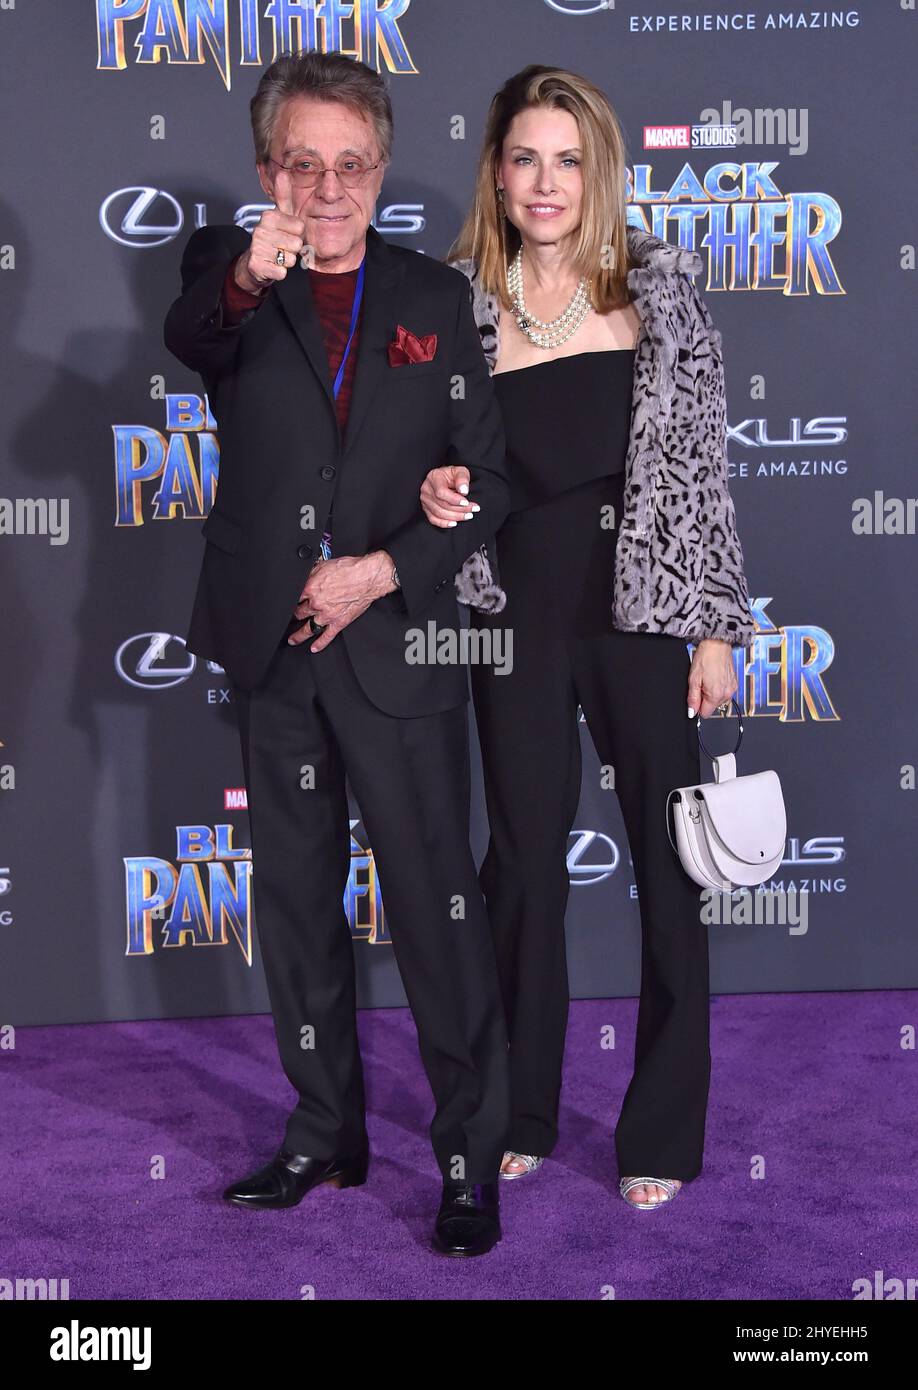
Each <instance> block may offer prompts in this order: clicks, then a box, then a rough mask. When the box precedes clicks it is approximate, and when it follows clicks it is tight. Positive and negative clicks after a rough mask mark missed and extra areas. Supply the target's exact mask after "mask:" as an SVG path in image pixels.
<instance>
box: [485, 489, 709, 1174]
mask: <svg viewBox="0 0 918 1390" xmlns="http://www.w3.org/2000/svg"><path fill="white" fill-rule="evenodd" d="M623 487H624V479H623V475H615V476H613V477H612V478H608V479H604V480H600V482H599V483H598V484H593V485H589V486H586V487H581V488H578V489H575V490H572V491H570V492H567V493H564V494H562V496H561V497H559V498H557V499H555V500H553V501H551V502H548V503H543V504H542V505H540V506H538V507H534V508H530V509H528V510H527V511H525V512H519V513H514V514H513V515H512V516H511V518H510V519H509V520H508V522H507V523H505V525H504V526H503V528H502V529H501V531H500V532H499V535H498V539H497V550H498V559H499V563H500V575H501V583H502V585H503V587H504V589H505V590H506V593H507V604H506V607H505V609H504V610H503V612H502V613H500V614H499V615H494V616H491V617H479V616H478V615H476V618H475V621H476V624H477V625H479V626H484V625H487V626H490V627H500V626H502V627H505V628H509V629H511V630H512V635H513V649H512V650H513V666H512V672H511V673H510V674H504V675H501V674H497V671H496V669H495V668H494V667H493V666H478V667H473V668H472V689H473V695H474V702H475V712H476V719H477V724H478V734H479V740H480V744H481V753H482V762H483V771H484V785H485V794H486V800H487V807H488V817H489V822H490V841H489V846H488V851H487V854H486V857H485V859H484V862H483V864H482V867H481V874H480V881H481V885H482V889H483V891H484V894H485V898H486V900H487V905H488V914H489V917H490V921H491V929H492V932H493V934H494V941H495V946H496V950H497V960H498V969H499V973H500V981H501V990H502V995H503V1000H504V1008H505V1012H506V1015H507V1021H508V1027H509V1033H510V1065H511V1124H510V1135H509V1142H508V1147H509V1148H511V1149H514V1150H516V1151H517V1152H519V1153H529V1154H541V1155H547V1154H549V1153H550V1152H551V1151H552V1149H553V1147H554V1145H555V1143H556V1140H557V1137H558V1102H559V1093H560V1089H561V1067H562V1056H563V1051H564V1038H565V1031H566V1026H567V1016H568V980H567V963H566V956H565V937H564V914H565V906H566V903H567V899H568V892H569V882H570V881H569V876H568V869H567V862H566V856H567V850H568V838H569V832H570V830H571V829H572V827H573V824H574V819H575V816H576V813H577V807H578V802H579V798H580V790H581V749H580V729H579V723H578V704H579V705H580V706H581V707H582V709H583V713H584V718H585V720H586V722H587V725H588V728H589V731H590V734H591V735H592V738H593V742H594V745H595V747H596V750H597V753H598V755H599V760H600V763H601V764H602V765H603V766H604V767H608V766H611V768H612V769H613V771H614V787H615V792H616V793H617V795H618V799H619V803H620V806H621V811H622V817H623V820H624V823H625V829H626V832H627V835H628V843H629V847H630V850H631V858H632V861H633V865H634V874H635V880H636V885H637V892H638V897H639V902H640V912H641V932H642V956H641V962H642V963H641V995H640V1006H639V1012H638V1023H637V1035H636V1043H635V1053H634V1074H633V1077H632V1080H631V1083H630V1085H629V1087H628V1090H627V1093H626V1095H625V1098H624V1102H623V1105H622V1108H621V1113H620V1117H619V1120H618V1124H617V1127H616V1130H615V1146H616V1155H617V1159H618V1164H619V1171H620V1173H621V1174H622V1175H623V1176H624V1175H629V1174H630V1175H638V1176H657V1177H666V1178H680V1179H682V1180H683V1181H689V1180H691V1179H692V1178H694V1177H696V1176H697V1175H698V1173H699V1172H700V1170H701V1166H702V1150H703V1145H704V1128H705V1113H706V1108H707V1098H708V1087H709V1079H710V1048H709V1030H708V1023H709V986H708V940H707V928H706V926H705V925H704V924H703V923H702V922H701V919H700V910H701V903H700V890H699V889H698V888H697V886H696V885H695V884H694V883H693V882H692V881H691V879H690V878H689V877H688V875H687V874H686V873H685V872H684V870H683V869H682V866H681V864H680V862H679V860H678V858H677V856H676V854H675V853H674V851H673V849H672V847H671V845H670V843H669V839H668V836H667V831H666V818H665V805H666V798H667V795H668V793H669V792H670V790H671V789H672V788H673V787H677V786H684V785H688V784H692V783H695V782H698V781H700V780H701V778H700V761H699V753H698V738H697V732H696V728H695V722H694V720H690V719H689V718H688V717H687V713H686V705H687V700H686V696H687V677H688V671H689V656H688V652H687V650H686V645H685V642H684V641H683V640H682V639H681V638H676V637H671V636H668V635H664V634H648V633H627V632H621V631H618V630H615V629H613V628H612V626H611V621H610V606H611V581H612V563H613V559H614V544H615V536H616V535H617V532H613V534H612V536H611V537H609V536H608V535H607V534H606V533H605V532H603V531H601V530H600V528H599V524H598V523H599V515H600V508H601V506H603V505H607V506H612V507H614V508H615V509H616V516H617V517H620V516H621V504H622V497H623ZM611 794H612V793H611V792H610V793H609V795H611Z"/></svg>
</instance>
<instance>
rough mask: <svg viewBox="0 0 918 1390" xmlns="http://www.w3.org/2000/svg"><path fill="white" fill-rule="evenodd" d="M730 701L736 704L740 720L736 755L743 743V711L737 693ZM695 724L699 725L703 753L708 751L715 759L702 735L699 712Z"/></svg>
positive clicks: (734, 750) (699, 740) (734, 751)
mask: <svg viewBox="0 0 918 1390" xmlns="http://www.w3.org/2000/svg"><path fill="white" fill-rule="evenodd" d="M730 703H731V705H734V706H735V707H736V715H737V719H738V720H739V725H738V731H737V736H736V747H735V748H734V749H733V753H734V755H735V754H736V753H738V752H739V746H740V744H741V743H742V741H743V711H742V710H741V709H740V707H739V704H738V703H737V700H736V696H735V695H731V696H730ZM721 717H722V718H726V715H723V716H721ZM695 724H696V727H697V729H698V742H699V743H700V744H701V750H702V752H703V753H706V754H707V756H708V757H709V758H711V759H712V760H713V758H714V754H713V753H712V752H711V750H710V749H709V748H707V747H706V746H705V741H704V739H703V738H702V737H701V715H700V714H699V716H698V718H697V719H696V720H695Z"/></svg>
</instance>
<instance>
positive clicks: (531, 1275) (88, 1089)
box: [0, 992, 918, 1299]
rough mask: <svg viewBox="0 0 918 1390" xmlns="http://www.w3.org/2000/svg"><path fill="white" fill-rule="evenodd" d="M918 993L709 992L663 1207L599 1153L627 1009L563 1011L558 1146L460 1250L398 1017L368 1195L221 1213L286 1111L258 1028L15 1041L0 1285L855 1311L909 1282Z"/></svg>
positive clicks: (368, 1051)
mask: <svg viewBox="0 0 918 1390" xmlns="http://www.w3.org/2000/svg"><path fill="white" fill-rule="evenodd" d="M916 1000H918V996H916V994H915V993H914V992H908V993H906V992H899V993H895V992H885V993H864V994H853V993H849V994H796V995H756V996H749V995H746V996H729V997H728V996H722V997H720V998H716V999H714V1000H713V1001H712V1047H713V1055H714V1066H713V1074H712V1083H711V1104H710V1109H709V1114H708V1129H707V1142H706V1149H705V1168H704V1171H703V1173H702V1175H701V1177H699V1178H698V1179H697V1180H696V1181H695V1182H694V1183H691V1184H687V1185H686V1186H685V1187H683V1189H682V1191H681V1192H680V1194H679V1195H678V1197H677V1198H676V1200H675V1201H674V1203H673V1204H672V1205H671V1206H668V1207H665V1208H663V1209H661V1210H659V1211H654V1212H641V1211H634V1210H630V1209H629V1208H627V1207H626V1205H625V1203H624V1202H623V1201H622V1200H621V1198H620V1197H619V1196H618V1193H617V1175H616V1169H615V1156H614V1150H613V1144H612V1129H613V1125H614V1120H615V1117H616V1115H617V1113H618V1106H619V1104H620V1102H621V1098H622V1096H623V1094H624V1091H625V1087H626V1085H627V1082H628V1078H629V1075H630V1066H631V1049H632V1039H633V1035H634V1034H633V1030H634V1021H635V1014H636V1003H635V1001H633V1000H595V1001H590V1002H580V1003H575V1004H574V1005H573V1006H572V1008H571V1021H570V1030H569V1035H568V1049H567V1064H566V1072H565V1086H564V1093H563V1097H562V1114H561V1141H560V1143H559V1146H558V1148H557V1149H556V1151H555V1154H554V1155H553V1157H552V1158H551V1159H550V1160H549V1161H548V1162H546V1163H545V1164H544V1165H543V1167H542V1168H541V1170H540V1171H539V1172H538V1173H536V1174H534V1175H533V1176H531V1177H528V1178H523V1179H522V1180H520V1181H518V1182H513V1183H502V1184H501V1195H502V1214H503V1227H504V1239H503V1242H502V1244H501V1245H500V1246H499V1247H498V1248H497V1249H496V1250H495V1251H494V1252H492V1253H491V1254H490V1255H487V1256H485V1257H483V1258H480V1259H474V1260H446V1259H443V1258H442V1257H440V1256H437V1255H434V1254H432V1253H431V1252H430V1251H429V1250H428V1248H427V1239H428V1235H429V1231H430V1226H431V1223H432V1219H433V1215H434V1211H435V1207H436V1202H437V1198H438V1195H439V1182H438V1177H437V1173H436V1170H435V1168H434V1165H433V1159H432V1155H431V1151H430V1149H429V1147H428V1144H427V1140H426V1128H427V1125H428V1123H429V1119H430V1109H431V1103H430V1098H429V1092H428V1090H427V1086H426V1082H425V1078H424V1075H423V1072H422V1070H421V1065H420V1061H419V1059H418V1054H417V1047H416V1042H415V1035H414V1028H413V1025H412V1022H411V1019H410V1017H409V1015H408V1013H407V1012H406V1011H404V1010H385V1011H382V1010H381V1011H376V1012H371V1013H364V1014H362V1015H361V1019H360V1032H361V1039H362V1044H363V1054H364V1060H365V1067H366V1074H367V1086H368V1099H369V1109H370V1116H369V1128H370V1139H371V1143H372V1146H373V1158H372V1160H371V1167H370V1176H369V1181H368V1182H367V1184H366V1186H365V1187H362V1188H356V1189H351V1190H347V1191H343V1192H338V1191H335V1190H333V1189H331V1188H320V1189H318V1190H317V1191H316V1192H314V1193H312V1194H310V1196H309V1197H307V1198H306V1199H305V1200H304V1201H303V1202H302V1203H301V1205H300V1206H299V1207H295V1208H293V1209H292V1210H289V1211H280V1212H250V1211H243V1210H238V1209H236V1208H235V1207H231V1206H229V1205H228V1204H226V1203H224V1202H222V1201H221V1198H220V1193H221V1190H222V1188H223V1186H224V1185H225V1183H226V1182H228V1181H229V1180H231V1179H234V1178H237V1177H240V1176H242V1175H243V1174H244V1173H246V1172H247V1171H249V1170H250V1169H251V1168H253V1167H255V1166H257V1165H259V1164H261V1163H262V1162H265V1161H267V1159H268V1158H270V1157H271V1155H272V1154H273V1152H274V1151H275V1149H276V1148H277V1146H278V1144H279V1142H280V1138H281V1135H282V1133H283V1128H284V1120H285V1117H286V1114H287V1112H288V1109H289V1108H290V1106H291V1104H292V1092H291V1090H290V1087H289V1085H288V1083H287V1081H286V1079H285V1077H284V1075H283V1073H282V1072H281V1070H280V1064H279V1062H278V1058H277V1052H276V1048H275V1042H274V1032H273V1027H272V1023H271V1019H270V1018H269V1017H246V1018H225V1019H195V1020H179V1021H175V1022H168V1023H111V1024H94V1025H86V1026H80V1027H59V1028H22V1029H19V1030H17V1036H16V1047H15V1050H7V1051H2V1050H0V1069H2V1071H0V1075H2V1078H3V1107H2V1111H3V1125H2V1134H0V1172H2V1184H3V1203H2V1215H0V1233H2V1244H0V1277H4V1278H12V1279H15V1278H47V1279H51V1278H55V1277H56V1278H58V1279H64V1278H66V1279H69V1281H70V1297H71V1298H72V1299H78V1298H130V1299H133V1298H154V1299H177V1298H181V1299H213V1298H216V1299H224V1298H248V1299H298V1298H302V1297H304V1296H309V1294H308V1292H306V1293H305V1294H304V1290H313V1291H314V1296H315V1297H316V1298H319V1299H340V1298H352V1299H392V1298H404V1299H446V1298H453V1297H462V1298H480V1299H599V1298H603V1297H610V1296H612V1295H611V1293H610V1289H614V1297H616V1298H619V1299H640V1298H650V1297H658V1298H682V1299H684V1298H695V1299H723V1298H743V1299H765V1298H787V1299H815V1298H830V1299H851V1298H852V1285H853V1284H854V1281H855V1280H857V1279H861V1278H866V1279H869V1280H870V1281H871V1283H873V1282H874V1280H875V1277H876V1276H875V1271H877V1270H880V1271H883V1275H882V1277H883V1278H898V1279H903V1280H906V1279H908V1278H914V1277H915V1276H916V1275H918V1239H916V1227H918V1197H916V1192H918V1182H916V1174H918V1125H916V1096H918V1071H916V1068H918V1054H916V1052H915V1051H914V1050H904V1049H903V1048H901V1047H900V1030H901V1029H903V1027H906V1026H908V1025H910V1024H911V1025H914V1024H915V1023H916V1022H918V1018H916V1015H918V1007H916ZM608 1024H613V1025H614V1026H615V1030H616V1035H617V1038H618V1047H617V1049H616V1050H614V1051H612V1050H607V1049H606V1048H604V1047H603V1046H602V1045H601V1031H602V1029H603V1028H604V1027H605V1026H606V1025H608ZM160 1168H161V1170H162V1172H163V1176H162V1177H161V1178H160V1177H154V1176H151V1174H153V1173H154V1172H157V1171H160ZM759 1171H763V1173H764V1175H763V1176H761V1177H755V1176H753V1173H755V1172H759ZM664 1176H665V1175H664Z"/></svg>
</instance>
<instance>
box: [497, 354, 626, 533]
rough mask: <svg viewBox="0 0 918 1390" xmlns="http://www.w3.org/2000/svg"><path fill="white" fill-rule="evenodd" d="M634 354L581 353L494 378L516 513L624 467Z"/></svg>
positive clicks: (511, 497) (512, 507)
mask: <svg viewBox="0 0 918 1390" xmlns="http://www.w3.org/2000/svg"><path fill="white" fill-rule="evenodd" d="M634 351H635V350H634V349H633V348H622V349H614V348H612V349H609V350H607V351H599V352H578V353H574V354H572V355H571V356H569V357H553V358H550V359H549V360H548V361H545V362H537V363H536V364H535V365H534V366H532V367H519V368H517V369H515V370H513V371H509V372H498V373H497V374H496V375H495V376H493V377H492V381H493V382H494V387H495V390H496V392H497V399H498V401H499V403H500V407H501V411H502V413H503V418H504V430H505V432H506V436H507V473H508V476H509V479H510V510H511V512H515V511H521V510H523V509H524V508H526V507H533V506H537V505H538V504H539V503H540V502H545V501H547V500H549V499H550V498H552V497H556V496H558V495H559V494H560V493H562V492H566V491H567V490H568V489H569V488H576V487H580V486H581V485H582V484H583V483H587V482H590V481H592V480H593V479H596V478H605V477H609V475H610V474H615V473H623V472H624V469H625V457H626V455H627V452H628V440H629V436H630V433H631V387H632V382H633V378H634Z"/></svg>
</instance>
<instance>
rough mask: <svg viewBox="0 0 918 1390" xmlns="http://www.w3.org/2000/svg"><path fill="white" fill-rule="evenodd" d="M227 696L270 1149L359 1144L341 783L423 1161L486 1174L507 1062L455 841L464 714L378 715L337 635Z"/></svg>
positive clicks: (291, 653) (460, 823) (448, 1173)
mask: <svg viewBox="0 0 918 1390" xmlns="http://www.w3.org/2000/svg"><path fill="white" fill-rule="evenodd" d="M234 693H235V700H236V708H237V714H238V720H239V731H240V737H241V743H242V757H243V765H244V769H245V780H246V787H247V791H248V803H249V817H250V823H251V833H252V850H253V861H254V877H253V884H254V903H255V924H256V931H257V935H258V941H259V945H260V948H261V954H262V958H263V962H264V968H265V974H266V979H267V986H268V993H269V998H270V1003H271V1010H272V1014H273V1017H274V1026H275V1030H276V1036H277V1043H278V1049H279V1052H280V1057H281V1062H282V1065H283V1068H284V1071H285V1073H286V1075H287V1077H288V1079H289V1081H290V1083H291V1085H292V1086H293V1087H294V1089H295V1090H296V1092H297V1094H298V1100H297V1103H296V1106H295V1108H294V1110H293V1112H292V1114H291V1115H290V1117H289V1120H288V1122H287V1127H286V1134H285V1137H284V1144H285V1147H287V1148H288V1149H292V1150H293V1151H295V1152H296V1153H301V1154H309V1155H311V1156H314V1157H316V1158H331V1157H335V1156H352V1155H357V1154H358V1153H360V1152H361V1150H362V1149H364V1148H365V1147H366V1144H367V1133H366V1124H365V1096H364V1080H363V1072H362V1066H361V1058H360V1050H359V1047H358V1041H357V1027H356V1015H355V1005H356V992H355V971H354V956H353V947H352V943H351V936H350V929H349V926H348V922H347V918H346V914H345V911H344V904H343V895H344V892H345V887H346V884H347V879H348V874H349V870H350V859H351V849H350V845H351V836H350V826H349V819H348V800H347V792H346V783H345V776H347V778H348V779H349V781H350V784H351V787H352V789H353V792H354V796H355V797H356V800H357V803H358V806H359V810H360V814H361V817H362V819H363V823H364V826H365V828H366V831H367V835H368V837H369V844H370V846H371V848H372V852H373V856H374V859H375V863H376V868H377V873H378V877H379V883H380V888H381V894H382V899H383V907H384V911H385V914H386V921H387V924H388V927H389V931H390V934H391V938H392V945H393V949H394V952H395V957H396V961H397V964H398V967H399V971H400V973H401V978H402V981H403V984H404V986H405V992H406V994H407V997H408V1002H409V1004H410V1006H411V1010H412V1013H413V1015H414V1020H415V1024H416V1026H417V1032H418V1043H419V1049H420V1053H421V1059H422V1061H423V1065H424V1068H425V1071H426V1073H427V1077H428V1080H429V1082H430V1085H431V1088H432V1090H433V1094H434V1101H435V1114H434V1117H433V1121H432V1124H431V1126H430V1138H431V1142H432V1144H433V1148H434V1153H435V1155H436V1159H437V1163H438V1165H439V1168H440V1170H441V1172H442V1174H443V1176H444V1177H454V1178H456V1177H458V1178H462V1177H465V1178H466V1179H467V1180H468V1181H469V1182H472V1183H483V1182H491V1181H493V1180H494V1178H495V1177H496V1175H497V1171H498V1168H499V1165H500V1160H501V1157H502V1154H503V1150H504V1145H505V1140H506V1129H507V1123H508V1119H509V1075H508V1060H507V1057H508V1054H507V1036H506V1028H505V1023H504V1017H503V1010H502V1007H501V999H500V991H499V986H498V979H497V971H496V965H495V955H494V946H493V942H492V938H491V933H490V930H489V926H488V919H487V915H486V911H485V906H484V901H483V898H482V894H481V889H480V886H479V883H478V878H477V873H476V868H475V861H474V858H473V856H472V852H471V849H470V846H469V823H468V817H469V787H470V778H469V751H468V719H467V706H466V705H460V706H458V707H456V708H454V709H450V710H447V711H446V712H445V713H440V714H435V715H430V716H423V717H420V718H411V719H400V718H395V717H393V716H391V715H388V714H385V713H384V712H382V711H381V710H379V709H378V708H377V707H376V706H375V705H373V704H372V703H371V701H370V700H369V699H368V698H367V696H366V695H365V694H364V693H363V690H362V688H361V686H360V685H359V682H358V680H357V677H356V675H355V673H354V670H353V667H352V665H351V662H350V659H349V657H348V654H347V650H346V647H345V645H344V642H343V641H342V639H341V637H340V636H339V637H337V638H335V640H334V641H333V642H331V643H330V644H329V646H328V647H326V648H325V649H324V650H323V651H321V652H316V653H313V652H311V651H310V650H308V648H307V647H305V646H297V647H291V646H289V645H288V644H287V642H286V640H284V641H283V642H282V643H281V645H280V646H279V647H278V649H277V651H276V653H275V655H274V658H273V659H272V663H271V666H270V668H269V670H268V672H267V674H266V675H265V677H264V679H263V680H262V681H261V683H260V684H259V685H258V686H257V687H256V688H255V689H254V690H251V691H243V690H240V689H238V688H236V689H235V692H234ZM463 902H464V916H462V915H461V907H460V909H459V911H458V912H457V903H459V904H461V903H463ZM380 949H388V948H380Z"/></svg>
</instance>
